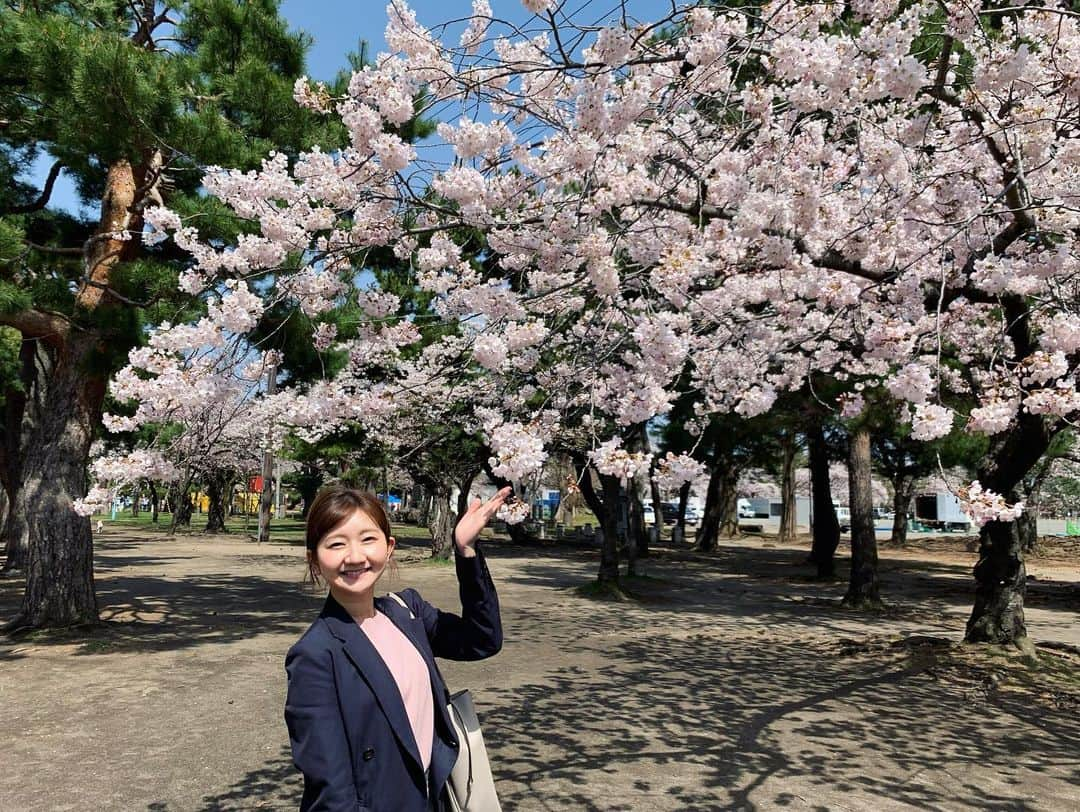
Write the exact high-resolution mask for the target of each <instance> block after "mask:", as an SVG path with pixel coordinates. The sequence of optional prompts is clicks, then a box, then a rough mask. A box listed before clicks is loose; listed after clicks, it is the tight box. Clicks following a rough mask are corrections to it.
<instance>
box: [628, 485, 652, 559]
mask: <svg viewBox="0 0 1080 812" xmlns="http://www.w3.org/2000/svg"><path fill="white" fill-rule="evenodd" d="M653 515H654V516H655V515H656V512H655V510H654V511H653ZM630 544H631V546H633V547H634V557H635V558H648V557H649V528H648V527H646V526H645V510H644V509H643V508H642V504H641V497H640V496H639V495H638V490H637V488H635V487H634V486H633V484H632V483H631V485H630Z"/></svg>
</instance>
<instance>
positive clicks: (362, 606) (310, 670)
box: [285, 486, 510, 812]
mask: <svg viewBox="0 0 1080 812" xmlns="http://www.w3.org/2000/svg"><path fill="white" fill-rule="evenodd" d="M509 492H510V489H509V488H505V489H503V490H502V491H500V492H499V493H498V494H496V495H495V497H494V498H492V499H491V500H489V501H488V502H486V503H481V502H480V501H479V500H477V501H475V502H473V504H472V505H471V507H470V508H469V509H468V511H467V512H466V513H465V515H464V516H463V517H462V519H461V520H460V521H459V522H458V525H457V528H456V529H455V531H454V540H455V542H456V543H455V552H456V555H455V559H456V567H457V577H458V582H459V584H460V593H461V604H462V613H461V615H460V616H458V615H455V614H451V613H449V612H443V611H442V610H440V609H437V608H436V607H434V606H432V605H431V604H430V603H428V602H427V601H425V600H424V599H423V598H422V597H421V596H420V594H419V593H418V592H416V590H413V589H407V590H405V591H404V592H402V593H401V594H400V596H399V597H400V600H401V602H400V603H399V602H398V601H397V600H395V599H393V598H391V597H382V598H376V597H375V585H376V583H377V582H378V580H379V578H380V577H382V574H383V573H384V572H385V571H386V569H387V567H388V566H392V563H393V553H394V546H395V542H394V537H393V536H392V535H391V531H390V523H389V521H388V520H387V518H386V513H385V511H384V510H383V508H382V505H381V504H380V503H379V501H378V500H377V499H376V498H375V497H374V496H372V495H371V494H368V493H364V492H362V491H356V490H353V489H351V488H346V487H342V486H334V487H331V488H327V489H325V490H323V491H322V492H321V493H320V494H319V495H318V496H317V497H316V499H315V501H314V503H313V504H312V506H311V510H310V512H309V516H308V524H307V537H306V546H307V561H308V568H309V572H310V574H311V577H312V580H314V581H315V582H316V583H325V584H326V585H327V587H328V588H329V593H330V594H329V595H328V596H327V599H326V605H325V606H324V607H323V610H322V612H321V614H320V615H319V618H318V619H317V620H316V621H315V622H314V623H313V624H312V625H311V627H310V628H309V629H308V630H307V632H305V633H304V636H303V637H301V638H300V640H299V641H298V642H297V643H296V645H294V646H293V647H292V648H291V649H290V650H289V653H288V656H287V657H286V660H285V669H286V671H287V672H288V675H289V689H288V697H287V698H286V701H285V721H286V723H287V724H288V726H289V739H290V742H291V744H292V753H293V761H294V762H295V763H296V766H297V767H299V768H300V770H301V771H302V772H303V774H304V796H303V800H302V801H301V804H300V808H301V809H302V810H339V809H341V810H344V809H348V810H369V809H394V810H416V811H417V812H420V811H421V810H424V811H425V812H427V811H428V810H441V809H444V808H447V804H448V797H447V794H446V782H447V779H448V777H449V775H450V771H451V768H452V767H453V766H454V763H455V762H456V760H457V756H458V750H459V747H460V745H459V742H458V738H457V735H456V733H455V731H454V727H453V724H452V723H451V720H450V718H449V716H448V715H447V703H448V701H449V691H448V690H447V688H446V684H445V683H444V682H443V679H442V675H441V674H440V673H439V669H438V667H437V666H436V665H435V659H434V658H435V657H444V658H447V659H451V660H480V659H484V658H485V657H490V656H492V655H493V654H495V653H497V652H498V651H499V649H500V648H501V647H502V621H501V619H500V616H499V600H498V596H497V595H496V593H495V585H494V584H493V583H492V581H491V574H490V573H489V572H488V568H487V564H486V563H485V561H484V556H483V554H482V553H481V552H480V550H479V548H478V547H477V544H476V542H477V538H478V537H479V535H480V531H481V530H482V529H483V527H484V525H485V524H487V522H488V520H489V519H490V518H491V517H492V516H493V515H494V514H495V512H496V511H497V510H498V509H499V507H500V506H501V505H502V504H503V502H504V501H505V500H506V497H507V496H508V495H509Z"/></svg>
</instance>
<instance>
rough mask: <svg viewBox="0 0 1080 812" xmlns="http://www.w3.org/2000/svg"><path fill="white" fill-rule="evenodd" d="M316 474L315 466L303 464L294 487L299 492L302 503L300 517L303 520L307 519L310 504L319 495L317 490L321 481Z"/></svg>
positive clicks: (317, 471) (320, 485)
mask: <svg viewBox="0 0 1080 812" xmlns="http://www.w3.org/2000/svg"><path fill="white" fill-rule="evenodd" d="M318 473H319V470H318V468H317V467H316V466H314V465H311V464H309V463H304V467H303V468H302V469H301V472H300V477H299V481H298V483H297V486H296V489H297V490H298V491H300V499H301V501H302V503H303V507H302V508H301V510H300V515H301V516H302V517H303V518H305V519H306V518H307V515H308V511H309V510H311V503H312V502H314V501H315V497H316V496H317V495H318V493H319V488H320V487H322V479H321V478H320V477H319V475H318Z"/></svg>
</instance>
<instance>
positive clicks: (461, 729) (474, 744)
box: [447, 688, 501, 812]
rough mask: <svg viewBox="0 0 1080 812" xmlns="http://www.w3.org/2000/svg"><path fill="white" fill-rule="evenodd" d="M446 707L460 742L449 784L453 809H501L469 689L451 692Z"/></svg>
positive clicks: (493, 811)
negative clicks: (451, 694) (452, 693)
mask: <svg viewBox="0 0 1080 812" xmlns="http://www.w3.org/2000/svg"><path fill="white" fill-rule="evenodd" d="M447 710H448V711H450V721H451V722H453V723H454V730H455V731H456V732H457V737H458V743H459V744H460V745H461V749H460V750H459V751H458V758H457V761H456V762H455V763H454V769H452V770H451V771H450V780H449V782H448V785H447V787H448V789H449V793H448V794H449V796H450V809H451V810H452V812H501V807H500V806H499V796H498V795H496V793H495V778H494V777H493V776H492V775H491V762H490V761H488V755H487V748H486V747H485V746H484V734H483V733H481V732H480V720H479V719H478V718H477V717H476V708H474V707H473V701H472V695H471V694H470V693H469V689H468V688H466V689H465V690H464V691H458V692H457V693H456V694H454V695H453V696H451V697H450V704H449V706H448V707H447Z"/></svg>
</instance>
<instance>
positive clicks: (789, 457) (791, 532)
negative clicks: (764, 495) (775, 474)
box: [778, 431, 798, 543]
mask: <svg viewBox="0 0 1080 812" xmlns="http://www.w3.org/2000/svg"><path fill="white" fill-rule="evenodd" d="M781 448H782V453H783V458H782V461H781V469H780V504H781V510H780V532H779V534H778V536H779V541H781V542H786V543H791V542H794V541H795V452H796V451H797V450H798V449H797V448H796V444H795V432H793V431H785V432H784V438H783V443H782V445H781Z"/></svg>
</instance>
